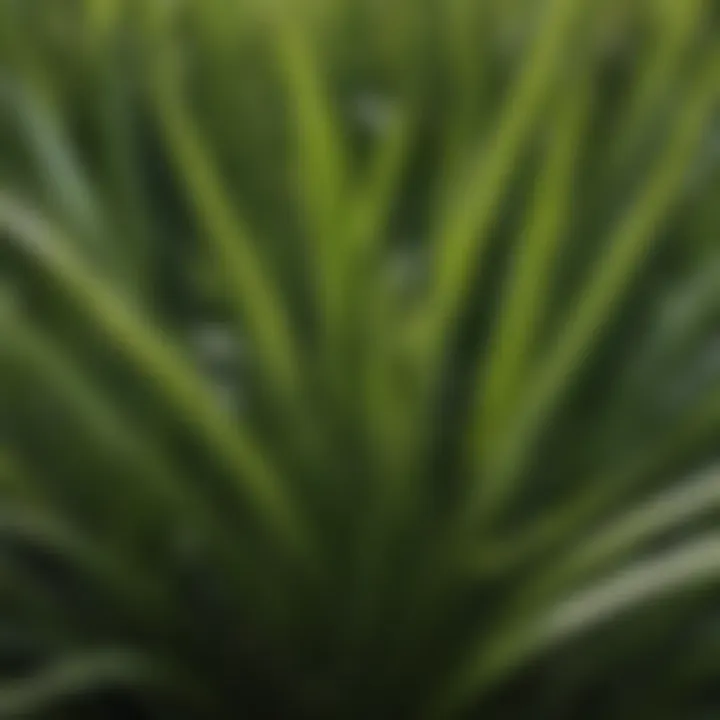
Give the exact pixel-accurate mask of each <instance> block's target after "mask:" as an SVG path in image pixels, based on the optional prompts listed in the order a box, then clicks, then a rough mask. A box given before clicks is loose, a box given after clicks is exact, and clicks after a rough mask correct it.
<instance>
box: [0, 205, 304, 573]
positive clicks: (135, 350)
mask: <svg viewBox="0 0 720 720" xmlns="http://www.w3.org/2000/svg"><path fill="white" fill-rule="evenodd" d="M0 227H2V228H3V229H4V230H5V232H6V233H8V235H9V240H8V241H9V242H11V243H13V245H14V246H15V247H16V248H17V249H18V250H20V251H21V252H23V253H24V254H25V256H26V257H27V258H28V260H29V261H31V262H33V263H35V264H37V265H38V266H39V267H40V268H41V269H42V270H43V271H44V272H45V274H46V275H47V276H48V277H49V278H50V280H51V281H52V282H53V283H54V284H55V285H56V286H57V287H58V288H59V289H60V290H61V291H62V292H63V293H64V294H66V295H67V296H68V298H69V299H70V300H71V301H72V302H73V303H74V306H75V308H76V311H77V312H78V313H80V314H81V315H82V316H84V317H85V318H86V320H87V321H89V322H90V323H92V326H93V327H94V329H95V330H96V331H97V332H98V333H99V334H100V335H101V336H102V337H104V338H106V339H107V340H108V341H109V342H111V343H112V344H113V345H114V346H115V347H116V348H117V349H118V350H119V351H120V352H122V353H123V355H124V356H125V357H126V358H127V359H128V360H129V361H131V362H132V363H133V365H134V367H135V368H136V370H137V371H138V372H139V373H140V374H141V375H143V376H144V377H145V378H146V379H147V380H149V381H150V382H151V383H152V386H153V388H154V389H155V390H156V391H157V392H158V394H159V395H160V397H162V398H163V399H164V400H165V402H167V403H168V404H169V405H170V406H171V407H174V408H175V409H176V410H177V411H178V413H180V416H181V417H183V418H184V420H185V422H187V423H189V424H191V425H192V426H193V428H194V429H195V430H196V432H197V433H198V435H199V436H200V437H201V438H202V439H203V440H204V442H205V443H206V444H207V446H208V447H209V448H210V449H212V450H213V451H214V452H215V453H217V458H218V460H219V461H220V462H221V463H222V464H223V465H225V467H226V468H227V469H228V470H230V471H231V472H232V473H233V476H234V479H235V481H236V483H237V490H238V491H239V492H240V494H241V498H242V499H243V500H245V501H248V502H249V503H250V504H251V506H252V508H253V509H254V511H255V512H256V513H257V515H258V516H259V518H260V519H261V521H262V522H263V523H264V524H265V525H266V526H267V527H268V528H269V529H271V531H272V533H273V535H274V537H275V538H276V539H277V540H278V541H279V542H280V544H281V545H282V546H283V547H284V548H285V550H287V551H289V552H291V553H292V554H293V555H300V556H304V557H306V559H307V556H306V553H307V552H308V543H309V542H310V541H309V536H308V530H307V528H306V527H304V524H303V522H302V521H301V520H300V518H299V516H298V508H297V507H296V506H295V505H294V504H293V502H292V501H291V499H290V497H289V495H288V493H287V492H286V490H285V489H284V488H282V487H281V484H280V479H279V477H278V476H277V474H276V472H275V470H274V469H273V468H272V467H271V465H270V464H269V463H268V460H267V458H265V457H264V455H263V453H262V451H261V450H260V448H259V446H258V444H257V442H256V441H255V440H254V439H253V438H252V437H251V436H250V434H249V433H248V432H247V431H246V430H243V429H242V427H241V426H240V425H238V424H237V423H234V422H233V421H232V420H231V419H230V417H229V416H228V415H227V414H226V413H225V412H224V411H223V410H222V409H221V408H220V407H219V406H218V404H217V402H216V401H215V398H214V396H213V393H212V391H211V390H210V389H209V388H208V387H207V386H206V384H205V383H204V381H202V379H201V378H200V377H199V376H198V375H197V374H196V373H195V372H194V370H193V369H192V368H191V366H190V365H189V364H188V363H187V362H186V361H185V359H184V358H183V357H182V355H181V354H180V353H179V352H177V351H176V350H175V349H174V348H173V347H172V344H171V342H170V340H169V339H168V338H167V337H164V336H163V333H162V331H161V330H160V329H158V328H155V327H153V326H152V325H150V324H148V323H147V322H146V321H145V320H144V319H143V318H142V317H141V316H139V315H138V314H137V313H136V312H135V311H134V310H133V308H132V307H131V306H129V305H128V304H127V303H125V302H123V301H122V300H121V299H120V298H118V297H117V296H116V295H115V294H113V292H112V291H111V290H109V289H108V287H107V285H106V284H105V283H103V282H102V279H101V278H99V277H97V276H96V275H95V274H94V273H93V272H92V270H90V269H89V268H88V267H86V266H85V265H84V264H83V263H82V262H81V260H80V259H79V258H78V257H76V256H75V255H74V254H73V253H72V251H71V247H70V245H69V244H68V243H66V242H64V238H63V237H62V235H61V234H60V233H59V232H58V231H56V230H55V229H54V228H53V227H51V226H50V225H48V224H47V223H45V222H44V221H43V220H42V218H40V217H39V216H37V215H35V214H34V213H33V212H32V211H30V210H28V209H27V208H25V207H23V206H22V205H20V204H19V203H17V202H15V201H13V200H11V199H10V197H8V196H7V195H3V196H2V197H1V198H0Z"/></svg>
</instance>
